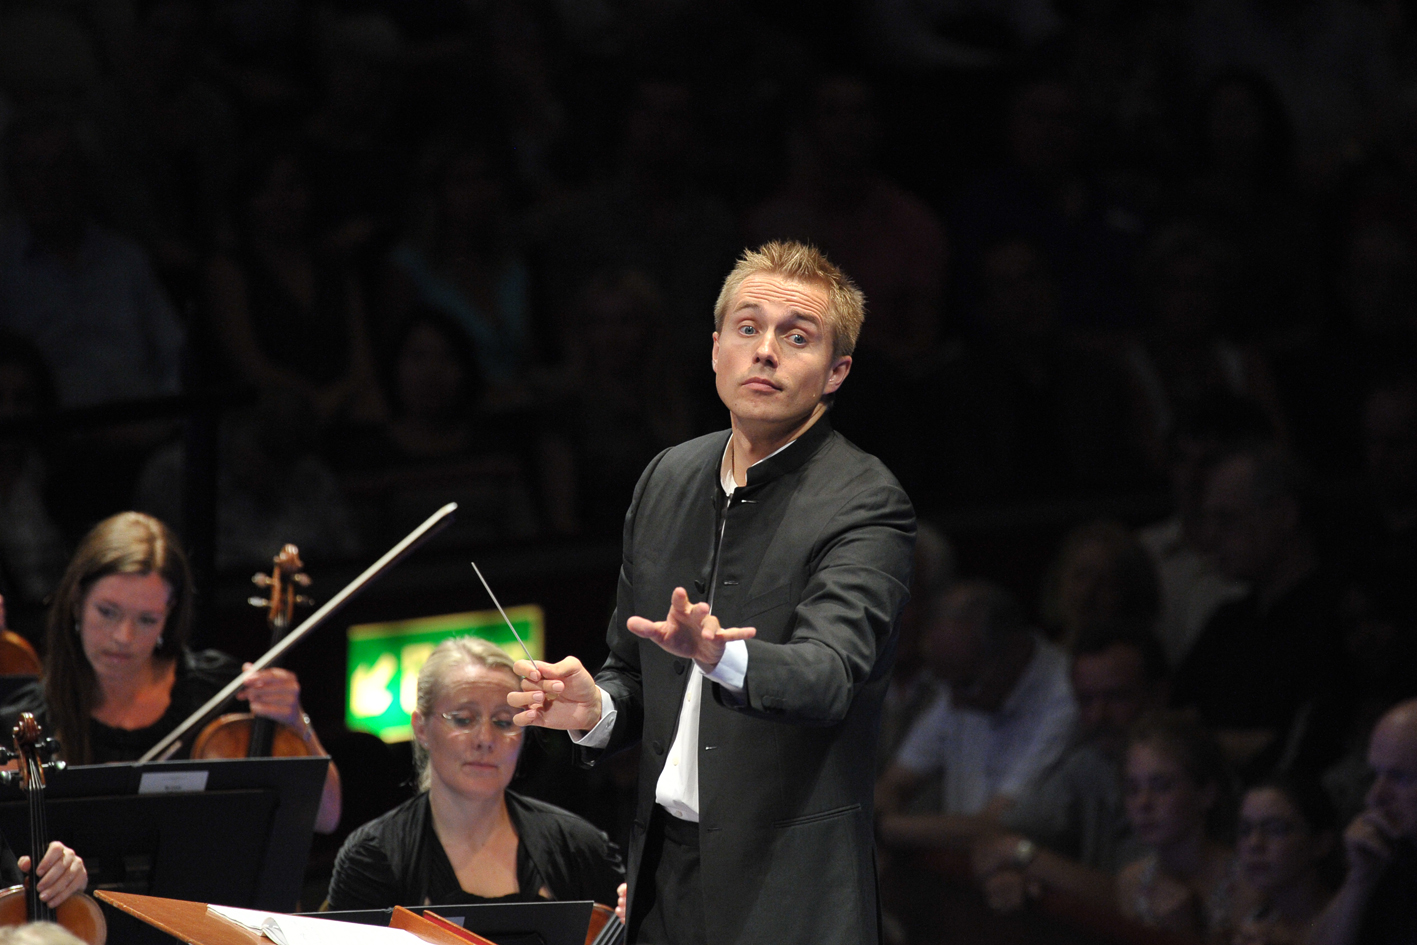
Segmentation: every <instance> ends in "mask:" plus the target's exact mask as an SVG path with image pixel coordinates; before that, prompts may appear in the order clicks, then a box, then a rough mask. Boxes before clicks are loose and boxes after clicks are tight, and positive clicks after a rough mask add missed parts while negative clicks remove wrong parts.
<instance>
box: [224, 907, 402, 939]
mask: <svg viewBox="0 0 1417 945" xmlns="http://www.w3.org/2000/svg"><path fill="white" fill-rule="evenodd" d="M207 909H208V911H210V912H215V913H216V914H217V915H219V916H222V917H224V918H227V919H230V920H231V921H232V922H235V923H236V924H237V925H240V926H242V927H244V928H248V929H250V930H251V931H253V932H260V933H261V934H263V935H265V936H266V938H268V939H270V940H271V941H273V942H275V943H276V945H423V939H421V938H419V937H418V936H417V935H414V934H413V933H412V932H405V931H404V930H403V929H391V928H389V927H388V926H384V925H363V924H361V923H358V922H340V921H338V920H336V919H314V918H311V917H310V916H303V915H286V914H285V913H282V912H260V911H258V910H255V909H237V908H235V907H233V906H207Z"/></svg>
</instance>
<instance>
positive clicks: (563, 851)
mask: <svg viewBox="0 0 1417 945" xmlns="http://www.w3.org/2000/svg"><path fill="white" fill-rule="evenodd" d="M519 682H520V680H519V679H518V678H517V676H516V674H515V673H513V672H512V658H511V657H510V656H508V655H507V654H506V653H504V652H503V651H502V650H501V649H499V648H498V647H496V646H494V645H493V644H491V643H488V642H486V641H485V640H479V639H476V638H473V637H462V638H458V639H452V640H445V641H443V642H442V643H440V644H439V645H438V647H437V648H436V649H435V650H434V651H433V653H432V654H431V655H430V656H429V657H428V660H427V662H425V663H424V664H423V668H422V669H421V670H420V671H419V673H418V696H417V708H416V709H415V710H414V713H413V733H414V737H415V739H416V741H415V743H414V753H415V760H416V762H417V764H418V772H419V774H418V777H419V785H420V788H421V790H420V792H419V794H418V795H417V796H416V797H414V798H413V799H412V800H409V801H406V802H404V803H403V804H400V805H399V806H398V807H395V808H394V809H393V810H391V811H389V812H388V813H387V814H384V815H383V816H381V817H378V818H376V819H374V820H372V821H370V822H369V823H367V824H365V825H364V826H362V827H360V828H359V829H358V830H356V831H355V832H354V833H352V834H350V836H349V839H348V840H346V841H345V843H344V846H343V847H341V848H340V851H339V856H338V857H337V858H336V860H335V870H334V876H333V877H332V878H331V880H330V892H329V899H328V901H327V903H326V907H327V908H329V909H383V908H388V907H390V906H394V905H404V906H410V907H413V906H423V905H428V904H430V903H434V904H443V903H476V902H489V901H492V902H535V901H537V900H541V899H563V900H565V899H593V900H595V901H597V902H602V903H606V904H611V903H614V902H616V887H617V884H619V882H620V880H621V879H622V876H623V867H622V866H621V863H620V855H619V851H618V850H616V848H615V846H614V844H612V843H611V842H610V840H609V839H608V838H607V837H606V836H605V834H603V833H601V832H600V831H599V830H597V829H596V828H595V827H593V826H591V825H590V824H589V823H587V822H586V821H584V820H582V819H581V818H579V817H577V816H575V815H574V814H571V813H569V812H567V811H564V810H561V809H560V808H559V807H553V806H552V805H550V804H546V803H543V802H541V801H537V800H533V799H531V798H529V797H523V796H522V795H520V794H517V793H516V792H514V791H509V790H508V789H507V787H508V785H509V784H510V783H511V781H512V778H513V776H514V775H515V774H516V770H517V760H518V758H519V757H520V755H521V750H522V740H523V738H524V737H525V736H524V734H523V730H522V728H521V727H520V726H518V725H516V724H515V723H513V721H512V716H513V715H515V714H516V710H515V709H513V708H512V707H511V706H509V705H507V693H508V691H510V690H511V689H515V688H516V687H517V685H518V683H519Z"/></svg>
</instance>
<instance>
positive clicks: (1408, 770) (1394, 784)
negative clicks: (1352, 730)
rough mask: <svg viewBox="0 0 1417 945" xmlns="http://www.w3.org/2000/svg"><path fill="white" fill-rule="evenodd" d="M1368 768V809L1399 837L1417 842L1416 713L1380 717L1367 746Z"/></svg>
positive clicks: (1392, 713) (1393, 713) (1394, 713)
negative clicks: (1371, 778)
mask: <svg viewBox="0 0 1417 945" xmlns="http://www.w3.org/2000/svg"><path fill="white" fill-rule="evenodd" d="M1407 705H1409V706H1410V705H1412V703H1408V704H1407ZM1368 765H1369V767H1371V768H1372V769H1373V774H1374V780H1373V786H1372V788H1370V789H1369V791H1368V807H1370V808H1371V809H1373V810H1375V811H1377V812H1378V813H1379V814H1381V815H1382V817H1383V819H1385V820H1386V821H1387V822H1388V823H1389V824H1390V825H1391V826H1392V828H1393V829H1394V830H1395V831H1396V833H1397V834H1398V835H1399V836H1402V837H1406V838H1407V839H1409V840H1417V710H1414V711H1408V712H1406V713H1405V714H1402V715H1399V714H1398V713H1396V712H1390V713H1389V714H1387V715H1385V716H1383V718H1382V720H1381V721H1379V722H1378V725H1377V727H1376V728H1375V729H1373V738H1372V741H1370V742H1369V743H1368Z"/></svg>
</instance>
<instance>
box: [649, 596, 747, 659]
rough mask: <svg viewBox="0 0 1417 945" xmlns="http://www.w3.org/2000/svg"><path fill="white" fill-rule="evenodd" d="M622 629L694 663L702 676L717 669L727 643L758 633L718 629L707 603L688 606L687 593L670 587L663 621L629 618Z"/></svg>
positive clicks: (745, 628) (715, 619)
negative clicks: (670, 591)
mask: <svg viewBox="0 0 1417 945" xmlns="http://www.w3.org/2000/svg"><path fill="white" fill-rule="evenodd" d="M625 626H626V628H627V629H629V631H630V632H631V633H633V634H634V635H635V636H637V637H644V638H645V639H646V640H652V641H653V642H655V643H657V644H659V646H660V648H661V649H663V650H665V651H666V652H668V653H672V654H674V655H675V656H683V657H687V658H689V659H692V660H694V661H695V662H696V663H698V664H699V668H700V669H702V670H703V671H704V672H706V673H711V672H713V671H714V669H715V668H716V667H717V666H718V661H719V660H721V659H723V649H724V647H725V646H727V645H728V643H729V641H731V640H747V639H750V638H752V637H753V636H756V635H757V632H758V631H757V630H756V629H754V628H753V627H722V626H720V625H719V623H718V618H717V617H715V616H714V615H713V614H711V613H709V606H708V604H705V603H703V602H699V603H697V604H690V603H689V593H688V592H687V591H685V590H684V589H683V588H682V587H676V588H674V594H673V595H672V596H671V597H670V599H669V614H668V615H667V616H666V617H665V618H664V619H663V620H646V619H645V618H644V617H631V618H630V619H629V620H627V621H625Z"/></svg>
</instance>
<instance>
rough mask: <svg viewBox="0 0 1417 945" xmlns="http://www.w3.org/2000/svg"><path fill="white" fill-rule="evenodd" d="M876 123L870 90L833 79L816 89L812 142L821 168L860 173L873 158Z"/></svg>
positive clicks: (862, 84)
mask: <svg viewBox="0 0 1417 945" xmlns="http://www.w3.org/2000/svg"><path fill="white" fill-rule="evenodd" d="M877 133H878V130H877V123H876V115H875V108H874V104H873V102H872V96H871V90H870V88H868V87H867V86H866V85H865V84H864V83H862V82H858V81H856V80H855V79H848V78H836V79H829V80H827V81H825V82H823V83H822V84H821V85H820V86H818V88H817V97H816V108H815V109H814V110H813V114H812V142H813V145H814V146H815V147H816V150H817V154H818V155H819V156H820V157H821V159H822V161H823V163H824V164H826V165H827V166H828V167H831V168H833V169H836V170H843V171H861V170H864V169H866V168H867V167H869V166H870V164H871V162H872V160H873V159H874V157H875V151H876V139H877Z"/></svg>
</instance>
